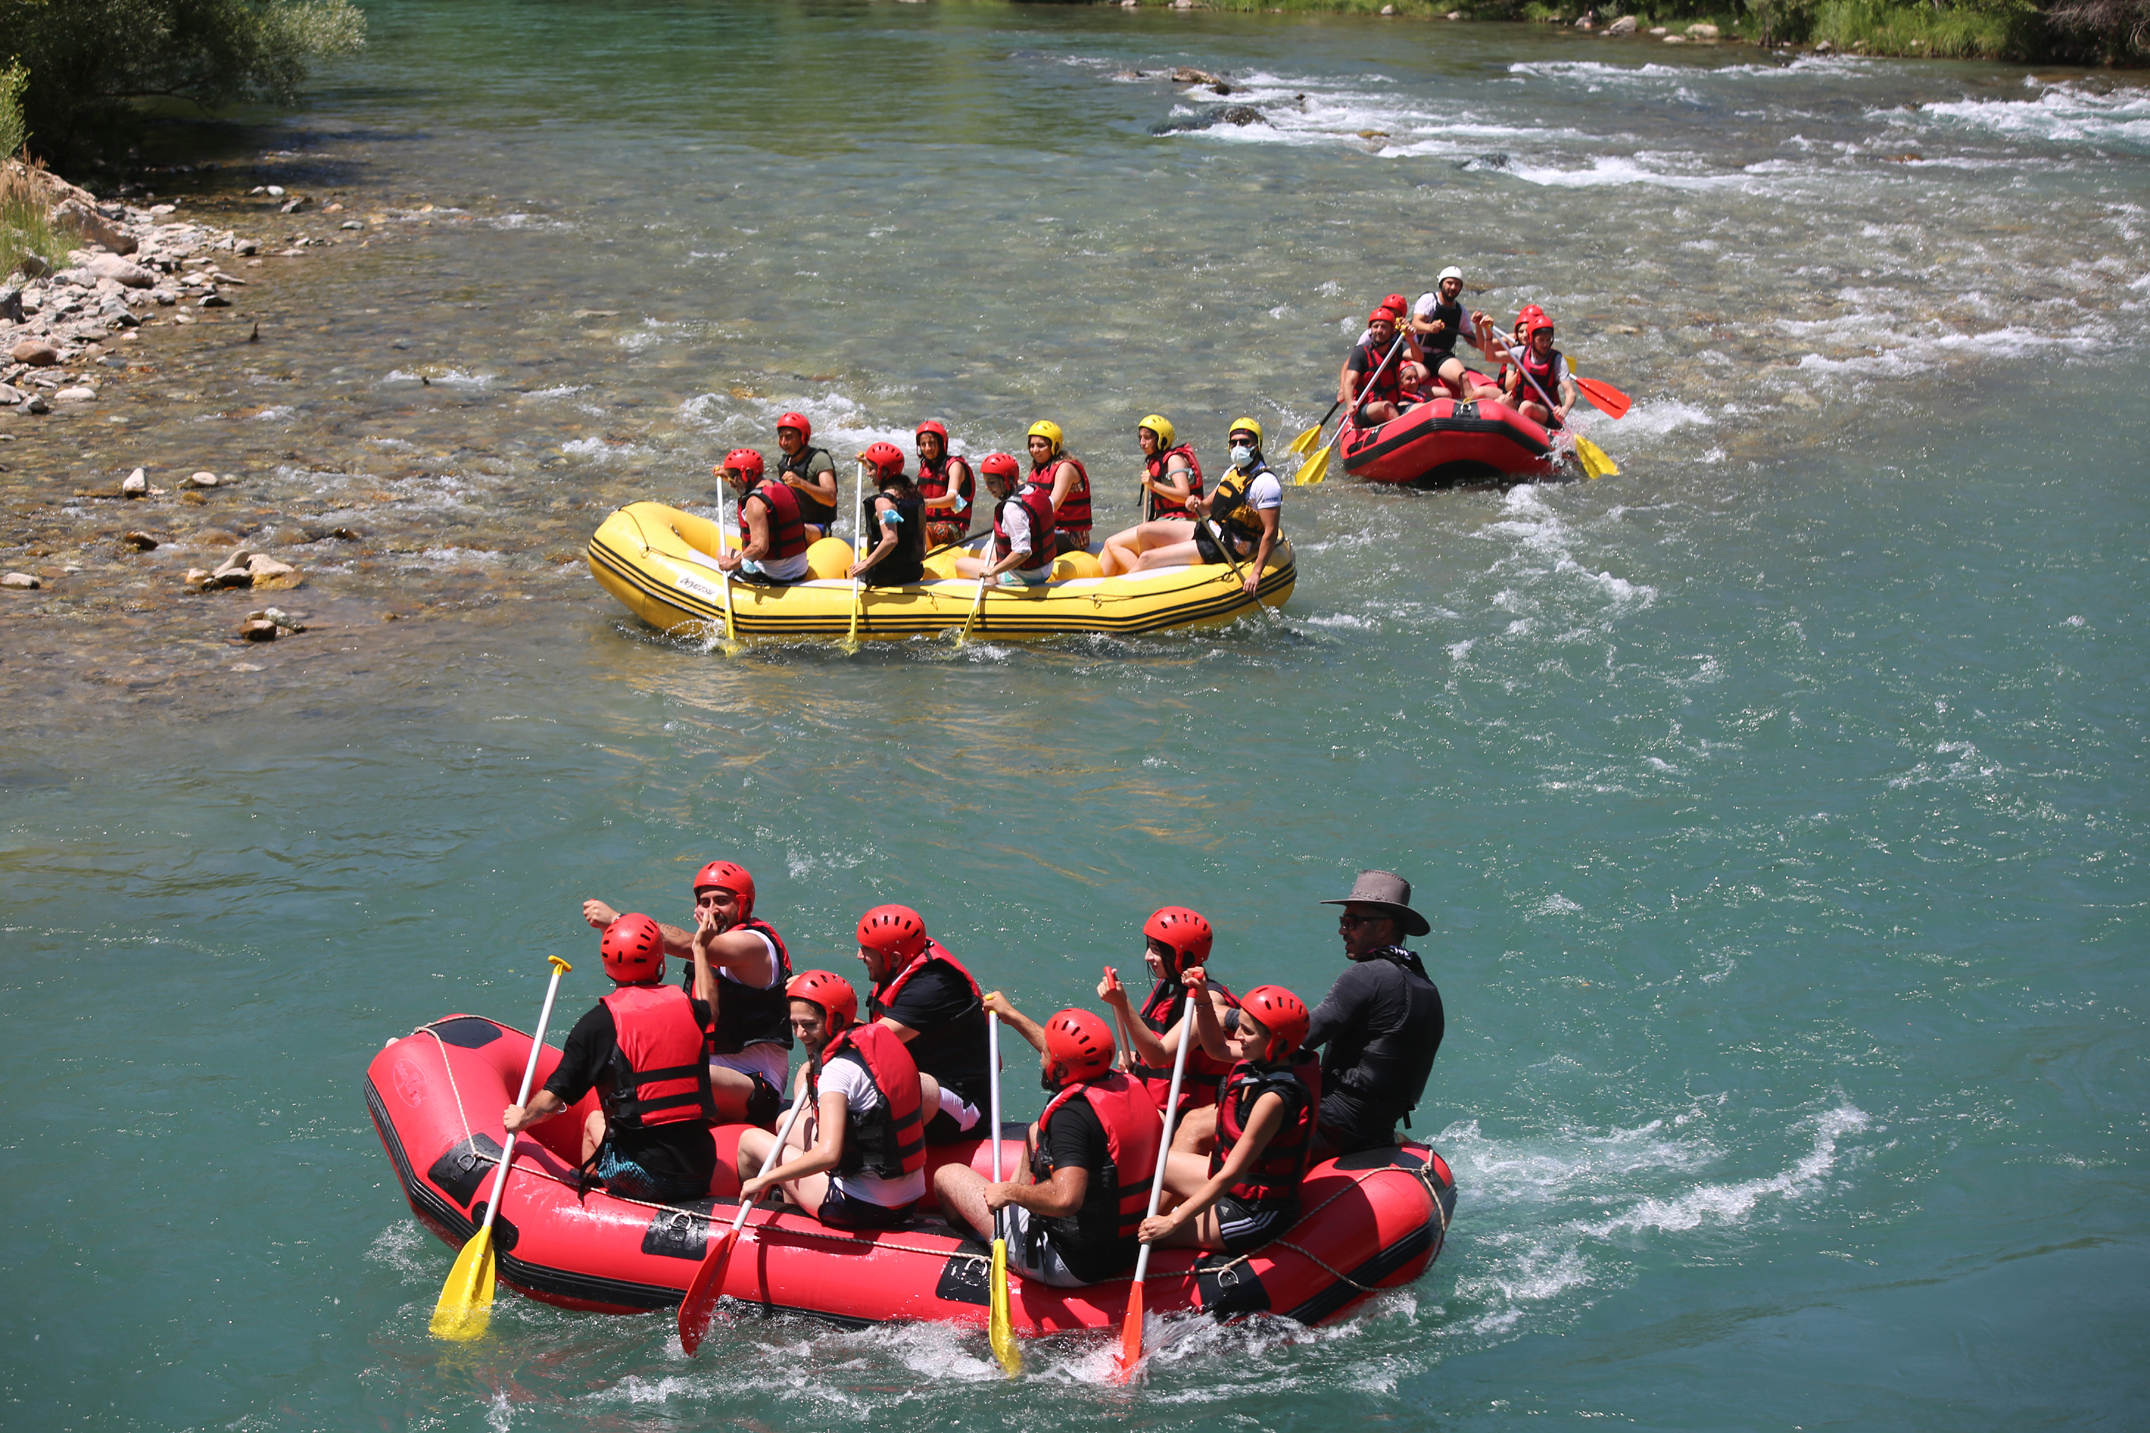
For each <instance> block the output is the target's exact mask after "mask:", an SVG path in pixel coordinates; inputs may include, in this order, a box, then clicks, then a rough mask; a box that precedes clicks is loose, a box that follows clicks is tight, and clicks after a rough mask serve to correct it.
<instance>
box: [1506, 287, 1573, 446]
mask: <svg viewBox="0 0 2150 1433" xmlns="http://www.w3.org/2000/svg"><path fill="white" fill-rule="evenodd" d="M1516 327H1517V328H1519V329H1521V330H1522V338H1523V346H1522V347H1521V348H1519V349H1516V350H1515V351H1514V353H1513V358H1514V362H1515V366H1514V367H1513V368H1510V369H1506V370H1504V371H1503V372H1502V375H1501V376H1502V381H1503V382H1504V383H1505V384H1506V385H1507V389H1508V404H1509V406H1510V407H1512V408H1514V409H1515V411H1516V412H1518V413H1520V414H1522V415H1523V416H1524V417H1525V418H1528V419H1530V421H1531V422H1533V423H1537V424H1539V425H1541V426H1542V427H1546V428H1555V429H1557V428H1563V427H1566V426H1567V420H1568V411H1569V410H1570V409H1572V408H1573V407H1574V406H1575V400H1576V391H1575V381H1574V378H1573V376H1572V375H1571V374H1570V373H1569V372H1568V360H1567V356H1566V355H1565V354H1563V353H1561V351H1560V350H1559V349H1557V348H1555V347H1553V321H1552V319H1550V318H1548V317H1547V316H1546V312H1545V310H1544V309H1542V308H1539V307H1538V306H1537V305H1536V304H1531V305H1529V306H1528V307H1526V308H1525V309H1524V310H1523V312H1522V313H1521V314H1520V315H1518V316H1517V318H1516Z"/></svg>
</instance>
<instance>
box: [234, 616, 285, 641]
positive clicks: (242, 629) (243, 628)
mask: <svg viewBox="0 0 2150 1433" xmlns="http://www.w3.org/2000/svg"><path fill="white" fill-rule="evenodd" d="M282 631H283V629H282V628H281V627H278V626H277V625H276V624H275V623H274V622H271V621H270V620H268V619H267V618H266V617H249V618H247V619H246V620H245V621H244V622H241V623H240V624H239V633H238V635H239V636H240V637H241V638H242V639H244V640H245V641H248V642H273V641H275V640H276V639H277V637H278V635H280V634H281V633H282Z"/></svg>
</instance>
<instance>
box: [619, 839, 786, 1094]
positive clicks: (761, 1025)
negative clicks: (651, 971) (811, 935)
mask: <svg viewBox="0 0 2150 1433" xmlns="http://www.w3.org/2000/svg"><path fill="white" fill-rule="evenodd" d="M693 891H694V933H693V934H691V935H690V934H688V933H687V932H686V931H683V930H681V929H680V928H679V927H678V926H674V925H666V924H664V923H663V922H661V921H660V922H659V923H658V925H657V929H658V931H659V933H660V934H662V936H663V937H664V948H665V953H666V954H668V955H674V956H678V957H679V958H680V959H682V960H684V961H686V962H687V971H686V976H685V978H684V979H683V980H682V981H681V982H680V987H681V988H682V989H683V990H685V991H686V992H687V993H688V994H689V995H692V996H693V997H694V998H695V999H697V1000H702V1001H705V1002H707V1003H708V1004H709V1006H710V1008H711V1010H712V1011H713V1012H714V1015H715V1020H714V1023H713V1024H712V1025H711V1027H710V1031H709V1042H708V1050H707V1053H708V1058H709V1082H710V1093H711V1095H712V1097H713V1098H714V1099H715V1100H716V1104H717V1113H718V1116H719V1117H720V1118H721V1119H723V1120H725V1121H727V1122H738V1121H741V1120H744V1121H745V1122H746V1123H748V1124H758V1125H772V1124H774V1122H775V1120H776V1116H777V1111H778V1109H779V1107H780V1106H781V1105H782V1103H783V1099H784V1082H785V1080H786V1079H787V1078H788V1077H789V1075H790V1072H791V1055H790V1051H791V1021H790V1007H789V1005H788V1004H787V1003H786V1001H785V999H784V983H785V982H786V981H788V980H790V979H791V952H790V951H789V950H788V949H787V948H786V947H785V945H784V938H783V937H782V936H781V935H778V934H777V932H776V927H775V926H773V925H770V924H769V923H768V922H767V921H765V920H762V919H761V918H760V917H758V916H756V915H755V914H754V876H753V873H752V872H750V871H748V870H747V868H746V867H744V866H742V865H740V864H739V863H738V862H736V861H725V860H716V861H711V862H709V863H708V864H706V865H704V866H703V867H702V868H701V869H700V870H699V871H696V872H695V873H694V881H693ZM582 918H583V919H584V920H586V921H588V922H589V923H590V925H591V926H592V927H593V928H595V929H597V930H603V929H604V928H605V927H606V926H608V925H610V924H611V923H612V922H613V921H615V920H618V919H619V912H618V911H615V910H614V909H613V908H612V907H611V906H608V905H606V904H605V903H604V902H603V901H600V900H587V901H584V902H583V903H582ZM697 957H699V959H697ZM705 965H706V966H707V967H708V969H709V979H708V981H707V983H706V984H705V983H704V981H703V979H702V974H701V972H702V968H703V966H705Z"/></svg>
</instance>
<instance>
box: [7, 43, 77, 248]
mask: <svg viewBox="0 0 2150 1433" xmlns="http://www.w3.org/2000/svg"><path fill="white" fill-rule="evenodd" d="M28 82H29V76H28V75H26V74H24V73H23V68H22V66H21V65H10V66H8V67H7V68H6V69H4V70H0V282H4V281H6V280H9V279H12V278H13V277H14V276H15V273H16V270H17V269H18V268H19V267H20V266H21V264H22V261H23V260H24V259H25V258H28V257H29V256H31V255H33V254H34V255H36V256H37V257H38V258H40V259H44V260H47V261H48V262H49V261H50V260H52V259H53V258H55V257H57V256H58V255H59V254H60V252H61V248H62V246H61V244H60V237H59V235H57V234H55V233H53V231H52V225H51V224H50V222H48V221H47V219H46V213H47V210H46V207H45V193H44V186H42V185H41V184H39V183H38V181H37V174H36V171H35V170H34V169H33V168H32V167H31V166H30V165H29V164H27V163H25V162H23V161H22V160H20V159H13V158H8V157H6V156H10V155H19V154H21V153H22V151H23V146H24V145H25V144H27V143H28V142H29V139H30V132H29V130H28V129H27V128H26V127H25V126H24V124H23V118H22V90H23V86H24V85H25V84H27V83H28Z"/></svg>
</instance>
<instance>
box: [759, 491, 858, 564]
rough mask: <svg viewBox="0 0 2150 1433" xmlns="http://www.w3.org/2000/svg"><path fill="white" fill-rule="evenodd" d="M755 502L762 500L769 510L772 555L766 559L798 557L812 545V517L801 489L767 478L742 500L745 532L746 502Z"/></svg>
mask: <svg viewBox="0 0 2150 1433" xmlns="http://www.w3.org/2000/svg"><path fill="white" fill-rule="evenodd" d="M752 502H758V503H760V504H761V505H762V506H763V507H764V508H766V509H767V510H768V513H769V556H768V557H767V558H766V559H764V560H765V561H769V562H777V561H781V560H782V559H784V558H787V557H797V556H798V555H799V554H800V553H802V552H804V551H806V549H807V548H808V547H809V546H811V545H812V544H810V543H808V542H807V540H806V523H807V522H808V521H809V520H810V519H808V518H807V517H806V516H805V512H806V509H805V506H804V504H805V499H804V498H802V497H801V496H800V495H799V491H798V489H796V488H792V487H788V486H786V485H785V483H784V482H783V480H782V479H779V478H764V479H762V480H761V481H760V482H759V483H757V484H755V486H754V490H753V491H752V492H750V493H748V494H747V495H746V496H745V497H743V498H741V499H740V500H739V507H740V518H739V527H740V530H741V532H742V533H744V532H745V531H746V515H745V510H746V505H747V504H748V503H752ZM830 511H831V512H832V513H833V512H834V511H835V509H833V508H831V509H830ZM740 543H741V545H742V546H744V545H745V543H746V538H745V537H743V536H742V537H741V538H740Z"/></svg>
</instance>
